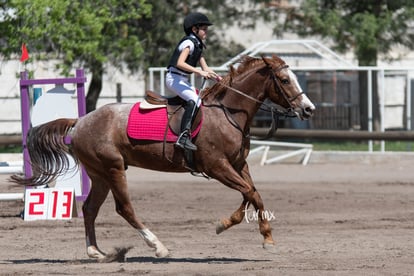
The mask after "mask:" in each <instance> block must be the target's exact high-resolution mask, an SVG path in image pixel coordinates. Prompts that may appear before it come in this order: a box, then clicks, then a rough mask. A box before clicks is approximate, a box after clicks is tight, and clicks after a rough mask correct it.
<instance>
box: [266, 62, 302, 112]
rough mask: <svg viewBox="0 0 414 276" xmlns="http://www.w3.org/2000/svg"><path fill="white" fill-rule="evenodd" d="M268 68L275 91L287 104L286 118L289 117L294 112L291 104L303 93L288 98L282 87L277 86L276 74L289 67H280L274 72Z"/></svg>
mask: <svg viewBox="0 0 414 276" xmlns="http://www.w3.org/2000/svg"><path fill="white" fill-rule="evenodd" d="M268 67H269V68H270V70H271V72H272V79H273V82H274V84H275V87H276V89H277V91H278V92H279V94H280V95H282V97H283V98H284V99H285V101H286V102H287V103H288V104H289V107H288V108H287V113H288V114H289V115H288V116H289V117H291V116H290V114H291V112H293V110H294V108H293V106H292V102H293V101H295V100H296V99H297V98H298V97H299V96H300V95H302V94H304V92H301V93H299V94H297V95H295V96H293V97H290V98H289V97H288V95H287V93H286V92H285V90H284V89H283V87H282V86H281V85H280V84H279V82H278V79H277V76H276V72H279V71H281V70H283V69H287V68H289V65H287V64H284V65H281V66H279V67H278V68H276V70H273V68H272V67H271V66H270V65H268ZM295 116H296V115H295Z"/></svg>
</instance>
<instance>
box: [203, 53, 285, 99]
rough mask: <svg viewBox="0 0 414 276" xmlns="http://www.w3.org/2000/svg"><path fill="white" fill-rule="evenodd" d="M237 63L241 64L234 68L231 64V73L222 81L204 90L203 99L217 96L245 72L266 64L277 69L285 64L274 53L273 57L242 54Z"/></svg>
mask: <svg viewBox="0 0 414 276" xmlns="http://www.w3.org/2000/svg"><path fill="white" fill-rule="evenodd" d="M237 63H238V64H239V65H238V66H237V68H234V66H233V65H231V66H230V68H229V73H228V74H227V75H226V76H224V77H223V79H222V80H221V81H220V83H215V84H214V85H213V86H211V87H207V88H206V89H205V90H204V92H203V99H205V98H206V97H207V96H211V97H214V98H216V97H217V96H219V95H220V94H221V93H223V92H225V91H226V90H227V88H226V86H231V84H232V82H233V81H234V80H235V79H237V78H238V77H240V76H242V75H244V74H247V73H248V72H251V71H253V70H257V69H258V68H262V67H264V66H270V67H271V68H274V69H276V68H278V67H280V66H282V65H285V62H284V60H282V59H281V58H279V57H278V56H276V55H272V57H271V58H266V57H263V56H262V57H261V58H255V57H251V56H242V57H241V58H240V59H239V61H238V62H237Z"/></svg>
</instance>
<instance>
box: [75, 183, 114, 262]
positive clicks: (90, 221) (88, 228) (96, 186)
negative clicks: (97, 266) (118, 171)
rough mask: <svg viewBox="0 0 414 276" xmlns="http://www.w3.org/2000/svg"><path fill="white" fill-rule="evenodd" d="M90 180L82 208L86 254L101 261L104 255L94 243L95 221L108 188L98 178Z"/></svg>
mask: <svg viewBox="0 0 414 276" xmlns="http://www.w3.org/2000/svg"><path fill="white" fill-rule="evenodd" d="M91 180H92V183H91V184H92V185H91V190H90V192H89V195H88V198H87V199H86V201H85V202H84V204H83V207H82V211H83V220H84V224H85V235H86V236H85V237H86V253H87V254H88V256H89V257H90V258H94V259H103V258H105V256H106V254H105V253H104V252H102V251H101V250H100V249H99V247H98V244H97V242H96V234H95V220H96V217H97V215H98V212H99V209H100V207H101V206H102V204H103V202H104V201H105V199H106V197H107V196H108V193H109V187H108V186H107V185H105V183H104V181H102V180H101V181H100V180H99V179H98V178H94V177H91Z"/></svg>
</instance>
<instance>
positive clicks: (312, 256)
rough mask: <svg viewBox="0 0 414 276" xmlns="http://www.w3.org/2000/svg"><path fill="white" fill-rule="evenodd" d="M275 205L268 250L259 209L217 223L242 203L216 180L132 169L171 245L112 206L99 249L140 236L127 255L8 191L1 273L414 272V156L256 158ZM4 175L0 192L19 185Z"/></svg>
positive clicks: (145, 205)
mask: <svg viewBox="0 0 414 276" xmlns="http://www.w3.org/2000/svg"><path fill="white" fill-rule="evenodd" d="M251 171H252V175H253V178H254V179H255V183H256V187H257V189H258V190H259V191H260V193H261V195H262V198H263V200H264V202H265V207H266V210H268V211H269V212H271V213H273V214H274V216H275V218H272V221H271V225H272V228H273V236H274V238H275V240H276V241H277V252H276V254H270V253H268V252H266V251H264V250H263V249H262V245H261V242H262V237H261V235H260V234H259V232H258V226H257V223H255V221H254V218H253V217H252V216H251V213H249V214H250V220H249V221H247V220H245V221H243V222H242V223H241V224H240V225H238V226H236V227H234V228H232V229H229V230H227V231H225V232H224V233H222V234H220V235H216V233H215V224H216V222H217V221H218V219H220V218H221V217H227V216H229V215H230V214H231V213H232V212H233V211H234V210H235V209H236V208H237V207H238V206H239V205H240V203H241V196H240V194H239V193H238V192H236V191H233V190H230V189H228V188H226V187H224V186H223V185H221V184H220V183H218V182H216V181H215V180H206V179H203V178H197V177H193V176H191V175H189V174H166V173H158V172H152V171H144V170H141V169H136V168H130V169H129V172H128V178H129V182H130V192H131V198H132V200H133V202H134V206H135V209H136V211H137V213H138V215H139V216H140V217H141V218H142V220H143V221H144V222H145V223H146V225H147V226H148V227H149V228H150V229H151V230H152V231H153V232H154V233H155V234H156V235H157V236H158V238H159V239H160V240H161V241H162V242H163V243H164V244H165V245H166V246H167V247H168V248H169V249H170V253H171V256H169V257H167V258H161V259H158V258H156V257H155V256H154V254H153V252H152V251H151V249H150V248H148V247H147V246H146V244H145V243H144V242H143V241H142V240H141V239H140V238H139V237H138V235H137V233H136V231H134V229H132V228H131V227H130V226H129V225H128V224H127V223H126V222H125V221H124V220H123V219H122V218H120V217H119V216H118V215H117V214H116V213H115V211H114V204H113V203H114V202H113V199H112V196H110V197H108V199H107V201H106V202H105V204H104V205H103V207H102V209H101V212H100V215H99V217H98V219H97V224H96V227H97V237H98V242H99V244H100V247H101V249H103V250H104V251H110V250H112V249H113V248H114V247H119V246H133V248H132V249H131V250H130V251H129V252H128V253H127V255H126V260H125V262H115V263H103V264H102V263H97V262H96V261H94V260H90V259H88V257H87V255H86V252H85V243H84V229H83V221H82V219H81V218H74V219H72V220H70V221H35V222H24V221H23V220H21V219H20V218H19V217H18V214H19V212H20V211H21V210H22V207H23V204H22V203H21V202H0V275H413V271H414V165H413V162H412V160H399V161H398V162H396V161H395V160H392V161H390V162H381V163H376V164H367V163H364V164H353V165H352V164H309V165H307V166H302V165H299V164H275V165H268V166H264V167H260V166H259V165H256V164H252V165H251ZM6 178H7V175H0V184H1V185H0V192H10V191H21V190H17V189H16V188H14V187H12V186H10V185H9V184H8V183H7V182H6Z"/></svg>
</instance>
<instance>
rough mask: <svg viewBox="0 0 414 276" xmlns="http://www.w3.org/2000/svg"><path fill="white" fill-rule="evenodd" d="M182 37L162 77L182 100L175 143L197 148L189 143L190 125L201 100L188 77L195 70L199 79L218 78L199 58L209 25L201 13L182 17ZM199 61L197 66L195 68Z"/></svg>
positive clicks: (202, 59) (188, 147)
mask: <svg viewBox="0 0 414 276" xmlns="http://www.w3.org/2000/svg"><path fill="white" fill-rule="evenodd" d="M183 25H184V32H185V34H186V35H185V36H184V37H183V38H182V39H181V40H180V42H179V43H178V45H177V46H176V48H175V50H174V53H173V55H172V56H171V59H170V62H169V64H168V67H167V69H168V72H167V75H166V78H165V82H166V85H167V87H168V88H169V89H170V90H171V91H173V92H174V93H176V94H177V95H178V96H180V97H181V98H182V99H183V100H185V101H186V104H185V105H184V110H185V111H184V115H183V118H182V121H181V134H180V136H179V137H178V140H177V142H176V143H175V145H177V146H179V147H181V148H184V149H189V150H193V151H195V150H197V146H196V145H194V144H193V143H192V142H191V133H190V132H191V125H192V123H193V120H194V118H195V116H196V114H197V112H198V109H199V107H200V105H201V100H200V98H199V96H198V95H197V93H196V89H195V87H193V86H192V85H191V84H190V82H189V76H190V74H192V73H196V74H198V75H200V76H201V77H203V78H206V79H211V78H214V79H216V80H220V79H221V77H220V76H218V75H217V74H216V73H215V72H214V71H213V70H212V69H210V68H209V67H208V65H207V62H206V60H205V58H204V57H203V55H202V53H203V49H204V48H206V46H205V45H204V43H203V40H205V39H206V37H207V29H208V27H209V26H211V25H213V24H212V23H211V22H210V21H209V20H208V18H207V16H205V15H204V14H202V13H198V12H194V13H190V14H188V15H187V16H186V17H185V18H184V24H183ZM197 63H200V66H201V69H199V68H197V67H196V66H197Z"/></svg>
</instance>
